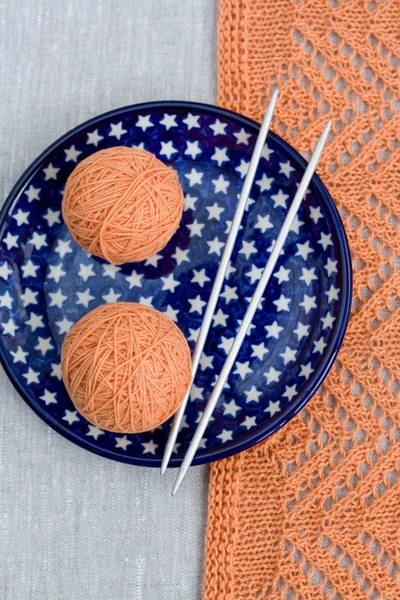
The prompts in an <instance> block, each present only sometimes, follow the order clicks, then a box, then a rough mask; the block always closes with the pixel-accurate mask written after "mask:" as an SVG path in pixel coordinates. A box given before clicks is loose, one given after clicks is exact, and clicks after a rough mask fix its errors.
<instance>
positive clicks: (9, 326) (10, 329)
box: [1, 318, 18, 336]
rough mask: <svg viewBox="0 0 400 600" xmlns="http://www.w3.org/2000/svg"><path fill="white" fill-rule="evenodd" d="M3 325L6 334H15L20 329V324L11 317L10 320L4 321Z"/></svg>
mask: <svg viewBox="0 0 400 600" xmlns="http://www.w3.org/2000/svg"><path fill="white" fill-rule="evenodd" d="M1 326H2V328H3V334H4V335H11V336H14V335H15V332H16V331H17V329H18V325H16V324H15V323H14V321H13V320H12V319H11V318H10V319H9V320H8V321H4V323H2V324H1Z"/></svg>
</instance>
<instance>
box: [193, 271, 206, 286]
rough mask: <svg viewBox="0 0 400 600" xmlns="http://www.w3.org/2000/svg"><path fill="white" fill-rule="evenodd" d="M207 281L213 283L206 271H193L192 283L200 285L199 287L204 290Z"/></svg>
mask: <svg viewBox="0 0 400 600" xmlns="http://www.w3.org/2000/svg"><path fill="white" fill-rule="evenodd" d="M207 281H211V279H210V278H209V277H207V275H206V270H205V269H201V270H200V271H196V270H195V269H193V278H192V279H191V282H192V283H198V284H199V286H200V287H202V288H203V287H204V284H205V283H206V282H207Z"/></svg>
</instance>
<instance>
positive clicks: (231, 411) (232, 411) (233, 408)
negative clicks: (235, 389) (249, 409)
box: [223, 400, 242, 417]
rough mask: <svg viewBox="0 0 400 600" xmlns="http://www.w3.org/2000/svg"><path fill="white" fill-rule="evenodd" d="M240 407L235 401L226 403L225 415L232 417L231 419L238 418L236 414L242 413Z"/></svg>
mask: <svg viewBox="0 0 400 600" xmlns="http://www.w3.org/2000/svg"><path fill="white" fill-rule="evenodd" d="M241 410H242V409H241V408H240V406H238V405H237V404H236V402H235V401H234V400H231V401H230V402H224V413H223V414H224V415H230V416H231V417H236V413H238V412H239V411H241Z"/></svg>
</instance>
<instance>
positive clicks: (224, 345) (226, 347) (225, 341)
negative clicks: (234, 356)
mask: <svg viewBox="0 0 400 600" xmlns="http://www.w3.org/2000/svg"><path fill="white" fill-rule="evenodd" d="M234 341H235V338H234V337H230V338H227V337H225V336H224V335H222V336H221V341H220V343H219V344H218V348H221V349H222V350H223V351H224V352H225V354H227V355H228V354H229V352H230V350H231V348H232V344H233V342H234Z"/></svg>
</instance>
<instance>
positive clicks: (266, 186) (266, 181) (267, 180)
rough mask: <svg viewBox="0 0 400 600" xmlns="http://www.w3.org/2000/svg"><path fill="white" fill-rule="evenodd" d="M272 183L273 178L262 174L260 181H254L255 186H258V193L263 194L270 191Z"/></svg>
mask: <svg viewBox="0 0 400 600" xmlns="http://www.w3.org/2000/svg"><path fill="white" fill-rule="evenodd" d="M273 181H274V178H273V177H267V176H266V174H265V173H263V175H262V177H261V179H258V181H256V184H257V185H258V186H259V188H260V192H265V191H268V190H270V189H271V185H272V182H273Z"/></svg>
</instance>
